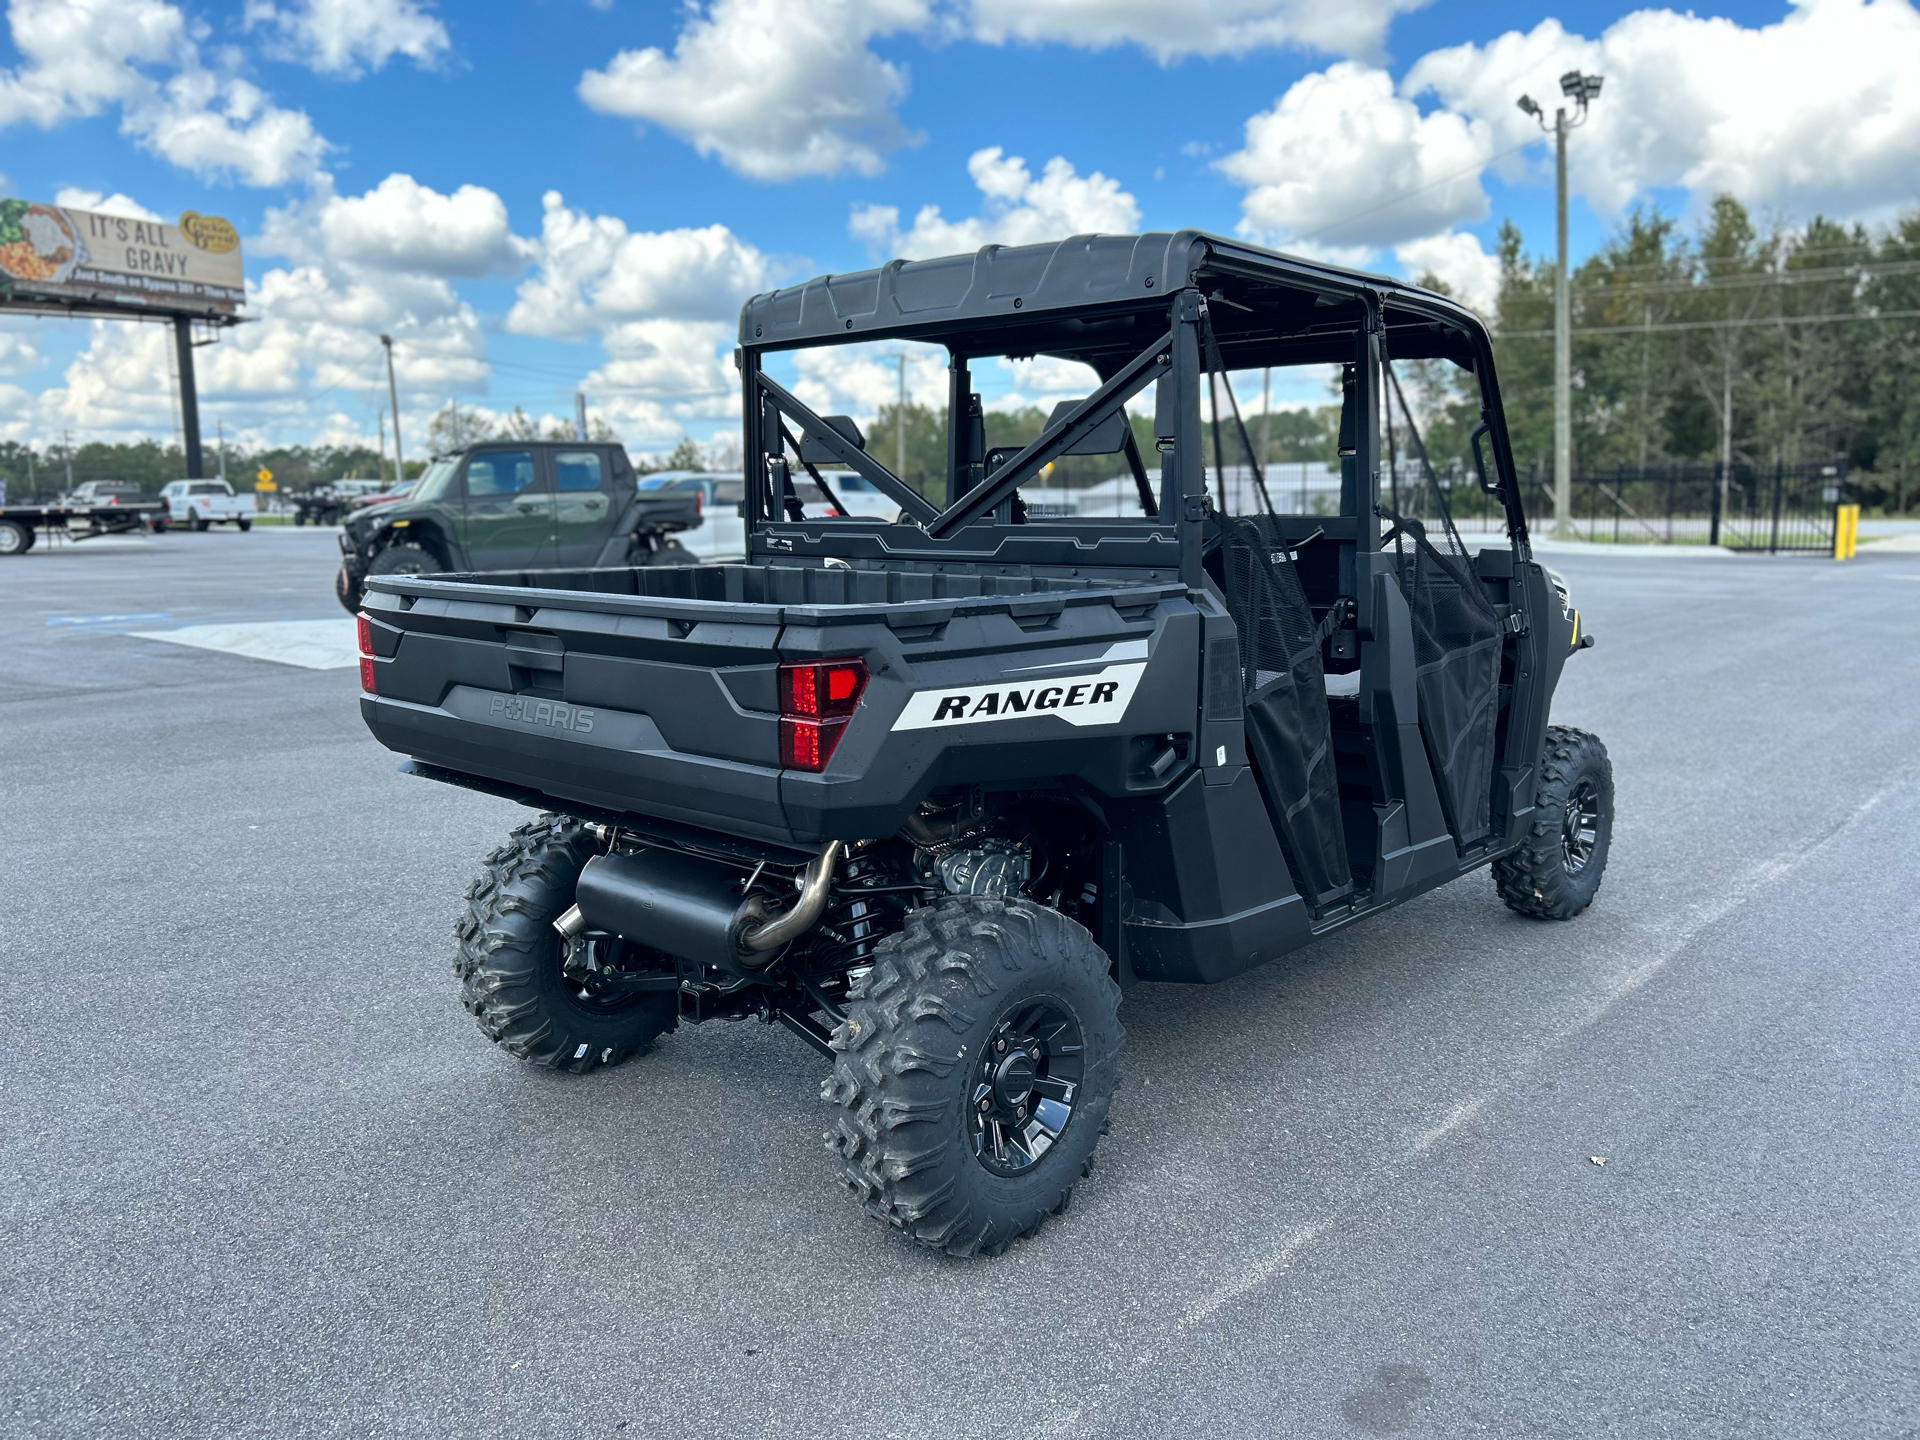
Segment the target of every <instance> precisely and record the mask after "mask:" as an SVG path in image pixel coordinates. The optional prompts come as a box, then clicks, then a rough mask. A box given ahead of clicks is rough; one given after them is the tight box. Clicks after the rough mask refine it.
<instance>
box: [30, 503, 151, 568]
mask: <svg viewBox="0 0 1920 1440" xmlns="http://www.w3.org/2000/svg"><path fill="white" fill-rule="evenodd" d="M166 520H167V507H166V506H165V505H162V504H160V503H159V502H158V501H154V502H149V503H142V504H137V505H117V504H105V505H0V555H24V554H26V553H27V551H29V550H31V549H32V548H33V547H34V545H35V543H36V542H37V541H38V540H39V538H40V537H41V536H42V535H44V536H46V537H47V538H48V539H56V538H65V539H68V540H97V539H99V538H100V537H101V536H102V535H131V534H134V533H136V532H139V531H143V530H148V529H156V530H158V529H165V528H166Z"/></svg>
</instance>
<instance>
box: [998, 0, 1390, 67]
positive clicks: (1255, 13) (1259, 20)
mask: <svg viewBox="0 0 1920 1440" xmlns="http://www.w3.org/2000/svg"><path fill="white" fill-rule="evenodd" d="M1425 3H1426V0H1342V3H1339V4H1329V3H1327V0H1185V3H1183V4H1178V5H1170V4H1167V3H1166V0H973V3H972V8H971V18H972V23H973V33H974V35H975V36H976V37H977V38H979V39H981V40H985V41H987V42H989V43H991V44H998V43H1002V42H1004V41H1008V40H1025V41H1059V42H1063V43H1065V44H1068V45H1079V46H1083V47H1086V48H1089V49H1106V48H1108V47H1110V46H1114V45H1138V46H1139V47H1140V48H1141V49H1143V50H1146V51H1147V52H1148V53H1149V54H1151V55H1153V56H1154V58H1156V59H1157V60H1159V61H1160V62H1161V63H1162V64H1167V63H1169V62H1170V61H1173V60H1177V59H1179V58H1181V57H1182V56H1187V55H1242V54H1245V53H1246V52H1248V51H1250V50H1258V49H1265V48H1270V47H1274V46H1283V45H1285V46H1299V47H1303V48H1308V49H1314V50H1323V51H1326V52H1328V53H1329V54H1335V55H1359V56H1366V57H1370V58H1371V57H1375V56H1377V55H1378V54H1379V53H1380V50H1381V47H1382V46H1383V45H1384V44H1385V41H1386V36H1387V28H1388V27H1389V26H1390V25H1391V24H1392V23H1393V20H1394V17H1395V16H1396V15H1399V14H1402V13H1404V12H1405V11H1408V10H1417V9H1419V8H1420V7H1421V6H1422V5H1424V4H1425Z"/></svg>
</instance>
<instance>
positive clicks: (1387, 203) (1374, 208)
mask: <svg viewBox="0 0 1920 1440" xmlns="http://www.w3.org/2000/svg"><path fill="white" fill-rule="evenodd" d="M1536 143H1538V142H1536V141H1533V140H1529V141H1527V142H1526V143H1525V144H1521V145H1516V146H1514V147H1513V148H1512V149H1511V150H1502V151H1501V152H1500V153H1499V154H1498V155H1489V156H1488V157H1487V158H1486V159H1484V160H1479V161H1476V162H1475V163H1473V164H1472V165H1469V166H1467V167H1466V168H1465V169H1463V170H1455V171H1454V172H1453V173H1452V174H1450V175H1442V176H1441V177H1440V178H1439V179H1438V180H1429V181H1428V182H1427V183H1426V184H1425V185H1422V186H1420V187H1419V188H1418V189H1414V190H1402V191H1401V192H1400V193H1399V194H1398V195H1395V196H1393V197H1392V198H1391V199H1387V200H1382V201H1381V202H1380V203H1379V204H1378V205H1370V206H1368V207H1367V208H1366V209H1365V210H1356V211H1355V212H1354V213H1353V214H1351V215H1349V216H1347V217H1346V218H1345V219H1343V220H1336V221H1334V222H1333V223H1332V224H1331V225H1323V226H1321V227H1320V228H1319V229H1318V230H1313V231H1310V232H1308V233H1307V234H1305V235H1296V236H1294V237H1293V238H1292V240H1291V241H1289V242H1288V243H1289V244H1296V245H1297V244H1299V243H1300V242H1301V241H1303V240H1318V239H1319V238H1320V237H1321V236H1322V235H1327V234H1331V233H1332V232H1333V231H1335V230H1339V229H1341V228H1342V227H1344V226H1347V225H1351V224H1352V223H1353V222H1354V221H1356V220H1364V219H1366V218H1367V216H1369V215H1374V214H1377V213H1379V212H1380V211H1382V210H1390V209H1392V208H1393V207H1394V206H1395V205H1399V204H1401V203H1402V202H1404V201H1407V200H1411V199H1412V198H1413V197H1414V196H1416V195H1424V194H1425V193H1426V192H1427V191H1429V190H1437V189H1438V188H1439V187H1440V186H1442V185H1447V184H1451V183H1452V182H1453V181H1455V180H1458V179H1460V178H1461V177H1462V176H1465V175H1476V174H1478V173H1479V172H1480V171H1482V170H1485V169H1486V168H1487V167H1488V166H1489V165H1493V164H1497V163H1498V162H1499V161H1502V160H1505V159H1506V158H1507V157H1508V156H1509V155H1518V154H1519V153H1520V152H1521V151H1522V150H1525V149H1526V148H1527V147H1528V146H1529V145H1533V144H1536Z"/></svg>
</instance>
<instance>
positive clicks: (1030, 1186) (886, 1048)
mask: <svg viewBox="0 0 1920 1440" xmlns="http://www.w3.org/2000/svg"><path fill="white" fill-rule="evenodd" d="M1119 1003H1120V987H1119V986H1117V985H1115V984H1114V983H1113V980H1112V979H1111V977H1110V976H1109V974H1108V963H1107V957H1106V956H1105V955H1104V954H1103V953H1102V952H1101V950H1100V948H1099V946H1097V945H1096V944H1095V943H1094V941H1093V937H1092V936H1091V935H1089V934H1088V933H1087V932H1086V931H1085V930H1083V929H1081V927H1080V926H1078V925H1076V924H1074V923H1073V922H1072V921H1071V920H1068V919H1067V918H1066V917H1065V916H1063V915H1060V914H1058V913H1057V912H1055V911H1053V910H1049V909H1047V908H1045V907H1044V906H1041V905H1037V904H1035V903H1033V902H1032V901H1030V900H1025V899H1013V900H1000V899H995V898H990V897H985V896H957V897H954V898H951V899H947V900H943V901H941V902H940V903H939V904H937V905H934V906H932V907H930V908H925V909H920V910H915V911H913V912H912V913H911V914H909V915H908V916H907V921H906V925H905V927H904V928H903V929H902V930H901V931H900V933H898V934H896V935H893V936H890V937H889V938H888V939H887V940H886V942H885V943H883V944H882V945H881V946H880V948H879V950H878V951H877V952H876V953H875V955H874V961H873V968H872V969H871V970H870V971H869V972H868V973H867V974H866V975H865V976H863V977H861V978H859V979H857V980H856V981H855V982H854V983H853V986H852V988H851V990H850V991H849V994H848V1002H847V1006H846V1018H845V1020H843V1021H842V1022H841V1023H840V1024H839V1025H838V1026H836V1027H835V1029H834V1032H833V1048H834V1049H835V1050H836V1051H837V1052H838V1054H837V1056H836V1058H835V1061H834V1067H833V1075H832V1076H831V1077H830V1078H829V1079H828V1080H827V1082H826V1084H825V1086H824V1087H823V1088H822V1090H821V1095H822V1097H823V1098H824V1099H826V1100H828V1101H830V1102H832V1103H833V1104H835V1105H837V1106H838V1107H840V1110H841V1114H840V1115H839V1117H838V1119H837V1121H836V1123H835V1125H834V1128H833V1129H832V1130H831V1131H829V1132H828V1135H827V1148H828V1149H830V1150H832V1151H835V1152H836V1153H838V1155H839V1156H840V1174H841V1178H842V1180H843V1182H844V1183H845V1184H846V1186H847V1187H848V1188H849V1189H850V1190H852V1191H853V1193H854V1195H855V1196H856V1197H857V1198H858V1199H859V1201H860V1203H861V1204H862V1205H863V1206H865V1207H866V1209H867V1210H868V1211H869V1212H870V1213H872V1214H873V1215H875V1216H877V1217H879V1218H880V1219H882V1220H885V1221H887V1222H888V1223H889V1224H891V1225H894V1226H896V1227H898V1228H899V1229H902V1230H904V1231H906V1233H907V1234H908V1235H909V1236H911V1237H912V1238H913V1239H914V1240H916V1241H918V1242H919V1243H920V1244H922V1245H926V1246H930V1247H932V1248H935V1249H939V1250H945V1251H946V1252H947V1253H948V1254H950V1255H962V1256H964V1255H974V1254H977V1253H980V1252H982V1251H985V1252H987V1253H989V1254H998V1253H999V1252H1001V1251H1002V1250H1004V1249H1006V1247H1007V1245H1008V1244H1009V1243H1010V1242H1012V1241H1013V1240H1015V1239H1018V1238H1019V1237H1021V1236H1023V1235H1029V1234H1031V1233H1032V1232H1034V1231H1035V1230H1037V1229H1039V1228H1040V1226H1041V1225H1042V1224H1043V1223H1044V1222H1045V1220H1046V1218H1047V1216H1049V1215H1056V1214H1059V1213H1060V1212H1061V1211H1063V1210H1065V1209H1066V1208H1067V1203H1068V1201H1069V1200H1070V1199H1071V1197H1072V1194H1073V1187H1074V1184H1075V1183H1076V1182H1077V1181H1078V1180H1080V1179H1081V1178H1082V1177H1083V1176H1085V1175H1086V1174H1088V1173H1089V1172H1090V1170H1091V1168H1092V1164H1093V1149H1094V1146H1095V1145H1096V1144H1097V1143H1098V1142H1099V1139H1100V1136H1101V1133H1102V1132H1103V1131H1104V1130H1105V1129H1106V1124H1107V1112H1108V1109H1109V1107H1110V1105H1111V1103H1112V1100H1113V1092H1114V1088H1115V1086H1116V1085H1117V1084H1118V1083H1119V1071H1118V1068H1117V1062H1118V1057H1119V1051H1120V1042H1121V1040H1122V1038H1123V1037H1124V1035H1125V1032H1124V1031H1123V1030H1122V1029H1121V1026H1120V1019H1119V1015H1118V1013H1117V1011H1118V1006H1119ZM1048 1007H1051V1012H1050V1013H1054V1014H1059V1015H1065V1016H1068V1017H1070V1019H1071V1022H1072V1026H1073V1028H1074V1029H1075V1030H1076V1031H1077V1034H1078V1037H1079V1039H1080V1041H1081V1048H1080V1051H1079V1054H1078V1056H1077V1057H1070V1056H1067V1055H1065V1054H1061V1055H1059V1056H1058V1057H1056V1056H1055V1054H1054V1050H1055V1049H1058V1050H1065V1049H1067V1048H1069V1047H1068V1046H1067V1045H1066V1044H1065V1042H1061V1041H1056V1042H1054V1044H1053V1046H1052V1048H1049V1047H1047V1046H1046V1045H1043V1044H1041V1043H1038V1042H1036V1045H1035V1048H1036V1049H1041V1050H1045V1052H1046V1058H1045V1059H1044V1060H1042V1061H1041V1062H1040V1064H1041V1065H1042V1067H1043V1068H1051V1069H1055V1070H1058V1071H1060V1072H1062V1073H1072V1072H1073V1071H1076V1070H1077V1072H1078V1081H1077V1084H1076V1086H1075V1087H1074V1091H1073V1094H1072V1096H1071V1104H1070V1110H1071V1114H1070V1117H1069V1118H1068V1119H1067V1121H1066V1123H1065V1125H1064V1127H1063V1128H1062V1129H1061V1130H1060V1132H1059V1134H1058V1137H1057V1138H1056V1139H1054V1140H1053V1142H1052V1144H1051V1146H1050V1148H1048V1149H1047V1150H1046V1151H1045V1153H1043V1154H1040V1155H1039V1156H1038V1158H1037V1159H1035V1160H1033V1161H1032V1162H1031V1163H1030V1164H1027V1165H1026V1166H1025V1168H1024V1169H1020V1170H1019V1171H1018V1172H1017V1173H1004V1167H1003V1169H1002V1170H1001V1171H996V1170H995V1169H993V1168H990V1166H989V1164H988V1163H985V1162H983V1160H982V1159H981V1158H980V1156H979V1155H978V1154H977V1153H976V1148H977V1141H976V1134H977V1126H979V1125H980V1124H982V1123H983V1122H981V1121H979V1120H977V1119H976V1116H975V1114H974V1113H973V1110H974V1108H977V1107H979V1106H980V1105H981V1102H982V1101H983V1099H988V1100H991V1097H989V1096H988V1095H987V1094H986V1092H987V1091H988V1089H989V1088H990V1087H988V1086H986V1085H983V1084H982V1083H981V1081H982V1067H983V1061H987V1057H988V1056H990V1055H991V1054H992V1053H993V1046H994V1044H995V1043H996V1037H997V1036H1004V1035H1005V1034H1007V1033H1008V1027H1009V1025H1010V1024H1011V1025H1018V1024H1020V1023H1021V1022H1022V1018H1023V1017H1031V1016H1033V1015H1034V1014H1035V1013H1036V1012H1039V1013H1042V1014H1044V1013H1049V1011H1048ZM1046 1028H1047V1025H1046V1024H1045V1023H1037V1024H1036V1025H1035V1030H1034V1033H1035V1034H1038V1033H1039V1032H1040V1031H1042V1030H1045V1029H1046ZM987 1063H989V1064H991V1063H997V1062H994V1061H987ZM1053 1093H1055V1094H1057V1093H1059V1092H1058V1088H1057V1086H1056V1089H1055V1090H1054V1092H1053ZM1033 1094H1034V1095H1035V1096H1038V1095H1040V1094H1041V1092H1040V1091H1039V1090H1038V1089H1036V1090H1035V1091H1034V1092H1033ZM992 1103H997V1101H993V1102H992ZM1035 1114H1036V1117H1037V1112H1035Z"/></svg>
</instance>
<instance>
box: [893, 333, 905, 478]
mask: <svg viewBox="0 0 1920 1440" xmlns="http://www.w3.org/2000/svg"><path fill="white" fill-rule="evenodd" d="M893 358H894V359H896V360H898V361H899V362H900V403H899V405H898V406H897V407H896V408H895V410H894V412H893V473H894V474H895V475H898V476H899V477H900V478H901V479H902V480H905V479H906V478H907V352H906V351H904V350H902V351H901V352H900V353H899V354H898V355H896V356H894V357H893Z"/></svg>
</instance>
